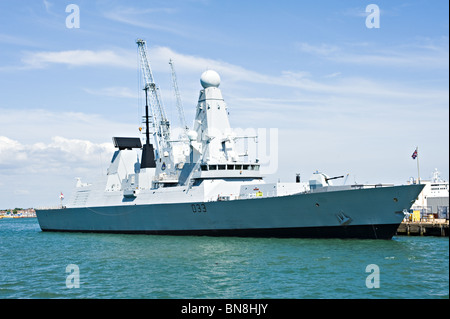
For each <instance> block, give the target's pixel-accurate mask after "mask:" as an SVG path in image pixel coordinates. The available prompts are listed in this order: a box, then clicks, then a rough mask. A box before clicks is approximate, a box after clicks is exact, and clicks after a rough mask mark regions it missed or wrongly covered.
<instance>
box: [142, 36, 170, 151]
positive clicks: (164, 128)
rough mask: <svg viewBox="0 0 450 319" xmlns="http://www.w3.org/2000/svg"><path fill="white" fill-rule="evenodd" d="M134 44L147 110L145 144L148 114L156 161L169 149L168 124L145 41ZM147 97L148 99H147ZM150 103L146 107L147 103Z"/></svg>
mask: <svg viewBox="0 0 450 319" xmlns="http://www.w3.org/2000/svg"><path fill="white" fill-rule="evenodd" d="M136 43H137V45H138V51H139V57H140V60H139V61H140V67H141V70H142V76H143V78H144V90H145V91H146V108H149V111H150V112H148V111H147V110H146V124H147V127H146V129H147V132H146V136H147V142H146V144H149V143H150V142H149V141H148V139H149V132H148V131H149V129H150V127H149V126H150V125H149V116H150V115H149V114H151V117H152V128H153V131H154V132H153V133H154V135H155V144H156V145H155V146H156V159H158V158H160V157H161V156H162V155H163V154H164V152H166V151H167V150H168V149H169V148H170V143H169V140H170V122H169V120H168V119H167V117H166V112H165V110H164V106H163V104H162V99H161V95H160V92H159V87H158V86H157V85H156V83H155V81H154V78H153V74H152V70H151V68H150V62H149V59H148V53H147V44H146V41H145V40H142V39H137V40H136ZM147 96H148V97H147ZM147 100H148V101H149V102H150V103H149V105H148V106H147V102H148V101H147Z"/></svg>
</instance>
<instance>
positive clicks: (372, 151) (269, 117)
mask: <svg viewBox="0 0 450 319" xmlns="http://www.w3.org/2000/svg"><path fill="white" fill-rule="evenodd" d="M371 3H374V4H376V5H378V7H379V8H380V28H371V29H369V28H367V27H366V17H367V15H368V13H366V12H365V9H366V6H367V5H369V4H371ZM69 4H76V5H78V7H79V9H80V27H79V28H71V29H69V28H67V27H66V18H67V16H68V15H69V13H66V12H65V10H66V7H67V5H69ZM448 16H449V8H448V3H447V1H432V2H430V1H372V2H369V1H367V2H365V1H277V2H274V1H213V0H184V1H106V0H104V1H100V0H99V1H92V0H89V1H56V0H32V1H31V0H28V1H13V0H2V1H0V208H8V207H32V206H40V205H56V204H58V201H59V197H58V196H59V192H60V191H62V192H63V193H64V194H65V195H66V196H70V193H71V189H72V187H73V186H74V181H75V179H74V178H75V177H81V178H82V180H84V181H92V180H94V177H95V176H96V175H100V174H105V172H106V168H107V166H108V163H109V160H110V158H111V155H112V152H113V147H112V143H111V137H112V136H137V135H138V130H137V128H138V127H139V125H140V115H141V114H142V104H143V101H142V97H139V96H140V94H141V90H140V87H139V84H140V81H139V77H140V75H139V72H138V63H137V46H136V44H135V40H136V39H137V38H143V39H145V40H146V41H147V44H148V48H149V53H150V60H151V64H152V69H153V72H154V76H155V79H156V81H157V82H158V84H159V85H160V87H161V91H162V97H163V100H164V103H165V106H166V108H167V113H168V115H169V116H171V117H172V118H173V121H172V123H173V125H174V126H176V125H177V124H178V122H177V116H176V110H175V107H174V95H173V92H172V87H171V82H170V68H169V65H168V60H169V59H170V58H172V59H173V60H174V64H175V68H176V72H177V76H178V85H179V87H180V90H181V96H182V99H183V105H184V109H185V113H186V119H187V121H188V123H189V124H191V123H192V121H193V116H194V110H195V106H196V103H197V98H198V92H199V90H200V88H201V87H200V83H199V78H200V75H201V73H202V72H203V71H205V70H206V69H214V70H216V71H218V72H219V74H220V76H221V78H222V82H221V86H220V88H221V89H222V93H223V96H224V98H225V101H226V102H227V104H228V107H229V111H230V122H231V125H232V126H233V127H236V128H266V129H268V128H276V129H278V144H277V148H278V154H277V155H278V156H277V158H278V159H277V166H278V169H277V171H276V173H275V174H273V175H270V176H268V180H269V181H273V180H278V179H280V180H281V181H294V180H295V173H301V176H302V179H303V180H306V179H307V178H308V177H309V176H310V174H311V173H312V172H313V171H315V170H317V169H318V170H322V171H323V172H325V173H327V174H329V175H333V176H334V175H343V174H347V173H348V174H350V175H349V179H348V183H354V182H358V183H365V182H368V183H379V182H384V183H395V184H402V183H406V181H407V180H408V179H409V178H410V177H411V176H414V177H416V176H417V166H416V164H417V163H416V161H414V160H412V159H411V154H412V152H413V151H414V149H415V147H416V146H419V159H420V171H421V178H429V177H430V175H431V172H432V171H433V170H434V168H438V169H439V170H440V171H441V173H442V177H443V178H444V179H446V180H448V176H449V173H448V166H449V161H448V159H449V148H448V144H449V112H448V111H449V91H448V86H449V80H448V78H449V19H448Z"/></svg>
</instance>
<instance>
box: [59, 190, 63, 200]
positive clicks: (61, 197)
mask: <svg viewBox="0 0 450 319" xmlns="http://www.w3.org/2000/svg"><path fill="white" fill-rule="evenodd" d="M59 199H60V200H63V199H64V194H63V193H62V192H61V195H59Z"/></svg>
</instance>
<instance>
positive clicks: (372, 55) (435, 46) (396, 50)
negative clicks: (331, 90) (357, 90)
mask: <svg viewBox="0 0 450 319" xmlns="http://www.w3.org/2000/svg"><path fill="white" fill-rule="evenodd" d="M381 47H383V48H385V47H386V46H385V45H383V46H381ZM296 48H297V50H298V51H299V52H303V53H307V54H313V55H316V56H321V57H322V58H324V59H327V60H331V61H334V62H339V63H346V64H361V65H366V66H374V65H377V66H385V67H400V68H403V67H409V68H412V69H423V68H430V67H432V68H448V66H449V62H448V61H449V51H448V37H443V38H439V39H421V40H420V41H419V40H418V43H413V44H408V45H402V44H398V45H396V46H392V47H391V48H389V49H380V46H379V45H378V44H376V43H372V44H370V43H347V44H343V45H341V46H339V47H338V46H335V45H330V44H324V43H321V44H310V43H306V42H300V43H297V44H296ZM355 49H357V50H358V51H356V52H355Z"/></svg>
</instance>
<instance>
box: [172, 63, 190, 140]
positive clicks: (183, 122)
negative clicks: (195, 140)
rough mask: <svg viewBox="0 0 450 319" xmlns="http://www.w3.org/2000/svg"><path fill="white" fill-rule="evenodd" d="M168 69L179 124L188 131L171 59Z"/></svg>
mask: <svg viewBox="0 0 450 319" xmlns="http://www.w3.org/2000/svg"><path fill="white" fill-rule="evenodd" d="M169 64H170V69H171V70H172V85H173V90H174V92H175V99H176V103H177V110H178V117H179V120H180V125H181V126H182V127H183V129H184V131H185V132H187V131H189V127H188V126H187V125H186V118H185V117H184V110H183V104H182V103H181V95H180V90H179V89H178V83H177V82H178V81H177V75H176V73H175V68H174V66H173V61H172V59H170V60H169Z"/></svg>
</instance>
